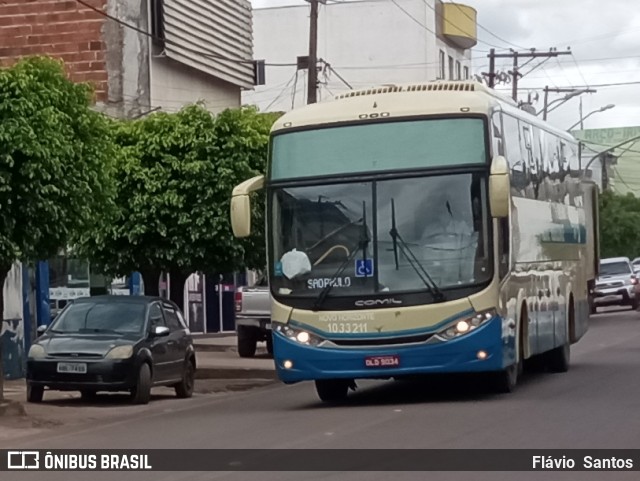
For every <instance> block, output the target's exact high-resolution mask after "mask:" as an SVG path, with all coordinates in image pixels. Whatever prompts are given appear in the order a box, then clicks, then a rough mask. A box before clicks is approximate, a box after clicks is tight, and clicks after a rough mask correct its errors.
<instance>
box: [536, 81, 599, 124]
mask: <svg viewBox="0 0 640 481" xmlns="http://www.w3.org/2000/svg"><path fill="white" fill-rule="evenodd" d="M550 92H553V93H556V94H563V93H564V94H567V95H566V96H565V97H564V99H563V100H564V102H566V101H567V100H569V99H570V98H572V97H575V96H577V95H582V94H593V93H596V92H597V90H595V89H590V88H586V89H574V88H558V87H555V88H552V87H549V86H546V87H545V88H544V107H543V109H542V112H543V113H542V120H547V115H548V114H549V112H551V110H555V109H556V108H558V107H559V106H560V105H561V104H562V103H564V102H561V104H560V105H557V106H555V107H554V108H552V109H551V110H549V93H550ZM557 101H558V100H554V101H553V102H557ZM553 102H551V103H553ZM580 109H582V99H580ZM580 118H582V110H580Z"/></svg>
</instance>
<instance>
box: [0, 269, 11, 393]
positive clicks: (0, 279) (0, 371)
mask: <svg viewBox="0 0 640 481" xmlns="http://www.w3.org/2000/svg"><path fill="white" fill-rule="evenodd" d="M10 270H11V265H9V266H8V267H7V266H0V401H2V400H4V365H3V362H2V356H3V353H2V342H3V341H2V329H3V328H4V283H5V281H6V280H7V275H8V274H9V271H10Z"/></svg>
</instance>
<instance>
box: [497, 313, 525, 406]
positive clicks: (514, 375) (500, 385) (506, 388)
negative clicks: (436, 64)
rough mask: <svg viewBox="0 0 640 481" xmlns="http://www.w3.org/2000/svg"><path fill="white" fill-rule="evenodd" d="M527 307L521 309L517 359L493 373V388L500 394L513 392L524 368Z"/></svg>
mask: <svg viewBox="0 0 640 481" xmlns="http://www.w3.org/2000/svg"><path fill="white" fill-rule="evenodd" d="M527 323H528V316H527V308H526V307H525V306H524V305H523V306H522V308H521V311H520V329H519V331H518V340H517V342H518V350H517V354H516V355H517V360H516V362H514V363H513V364H512V365H511V366H508V367H507V368H505V369H503V370H502V371H497V372H494V373H493V389H494V391H496V392H497V393H500V394H508V393H510V392H513V391H514V390H515V389H516V386H517V385H518V378H519V377H520V376H521V375H522V373H523V370H524V338H525V329H526V328H527V325H528V324H527Z"/></svg>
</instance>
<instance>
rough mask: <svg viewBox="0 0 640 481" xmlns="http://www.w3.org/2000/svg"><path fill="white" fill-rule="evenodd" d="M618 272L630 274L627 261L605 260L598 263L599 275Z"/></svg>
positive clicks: (610, 274)
mask: <svg viewBox="0 0 640 481" xmlns="http://www.w3.org/2000/svg"><path fill="white" fill-rule="evenodd" d="M619 274H631V267H629V263H628V262H606V263H601V264H600V275H601V276H615V275H619Z"/></svg>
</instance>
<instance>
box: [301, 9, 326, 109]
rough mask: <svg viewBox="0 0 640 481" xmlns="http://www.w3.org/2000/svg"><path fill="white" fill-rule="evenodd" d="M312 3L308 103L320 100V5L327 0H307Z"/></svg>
mask: <svg viewBox="0 0 640 481" xmlns="http://www.w3.org/2000/svg"><path fill="white" fill-rule="evenodd" d="M306 1H307V2H309V3H310V4H311V15H310V17H309V20H310V24H309V82H308V85H307V104H315V103H316V102H317V101H318V5H319V4H320V3H322V4H323V5H326V4H327V0H306Z"/></svg>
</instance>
